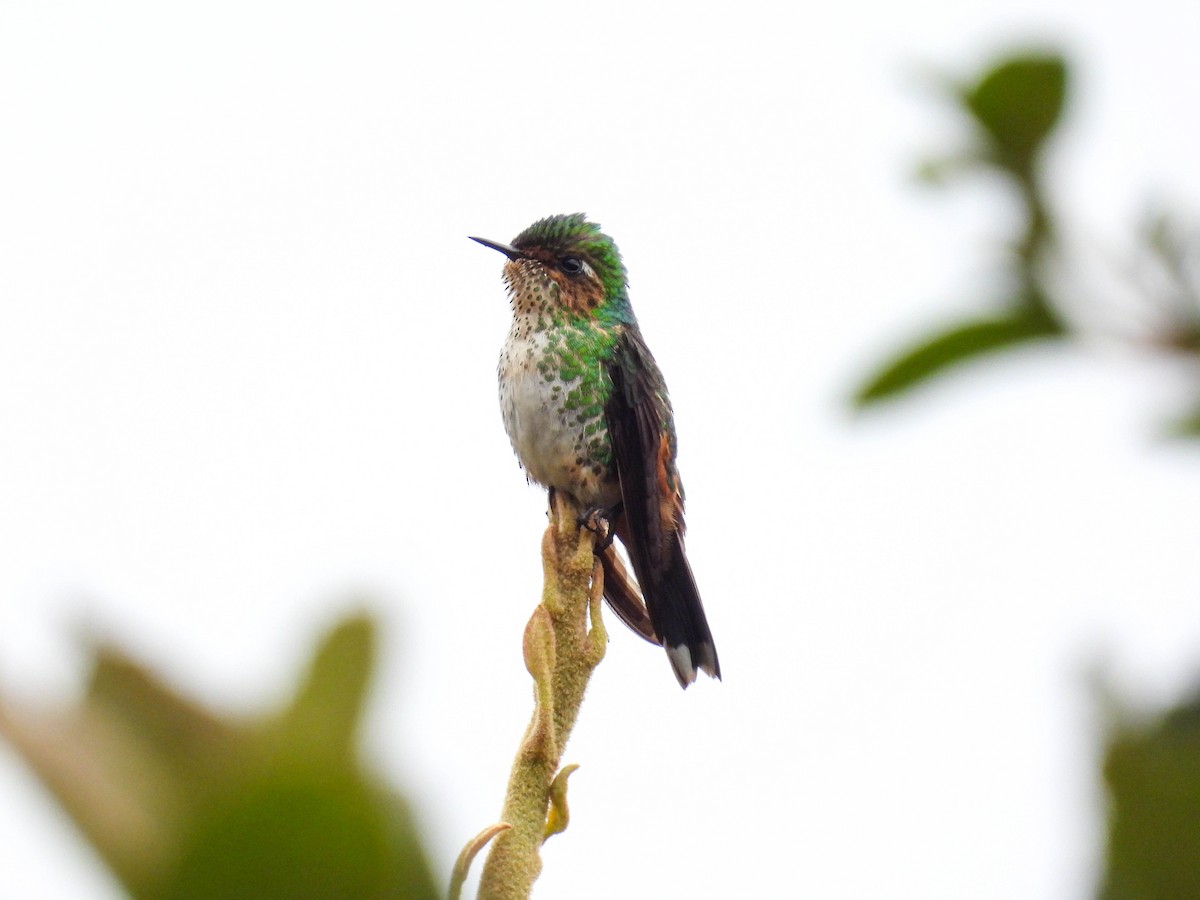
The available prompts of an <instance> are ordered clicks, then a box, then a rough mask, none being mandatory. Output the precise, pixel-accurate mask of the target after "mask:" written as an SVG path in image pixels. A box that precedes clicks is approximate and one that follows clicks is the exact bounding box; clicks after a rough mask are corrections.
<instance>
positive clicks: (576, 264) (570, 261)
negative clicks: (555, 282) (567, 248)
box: [558, 256, 583, 275]
mask: <svg viewBox="0 0 1200 900" xmlns="http://www.w3.org/2000/svg"><path fill="white" fill-rule="evenodd" d="M558 267H559V268H560V269H562V270H563V271H564V272H566V273H567V274H568V275H578V274H579V273H580V272H582V271H583V260H582V259H580V258H579V257H578V256H564V257H563V258H562V259H560V260H559V261H558Z"/></svg>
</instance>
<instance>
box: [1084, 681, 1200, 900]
mask: <svg viewBox="0 0 1200 900" xmlns="http://www.w3.org/2000/svg"><path fill="white" fill-rule="evenodd" d="M1104 780H1105V783H1106V785H1107V787H1108V796H1109V817H1108V818H1109V827H1108V867H1107V868H1108V871H1107V872H1106V873H1105V876H1104V883H1103V887H1102V888H1101V890H1100V892H1099V896H1100V897H1101V898H1104V900H1118V898H1127V897H1129V898H1132V897H1146V898H1157V897H1164V898H1166V897H1196V896H1200V702H1198V700H1197V698H1193V699H1192V700H1191V701H1189V702H1186V703H1184V704H1183V705H1181V706H1179V707H1176V708H1175V709H1173V710H1171V711H1169V712H1168V713H1167V714H1166V715H1165V716H1163V717H1162V719H1160V720H1159V721H1157V722H1152V723H1149V724H1139V723H1126V724H1124V725H1120V726H1118V728H1117V729H1116V732H1115V733H1114V734H1113V735H1112V736H1111V737H1110V739H1109V742H1108V747H1107V749H1106V752H1105V758H1104Z"/></svg>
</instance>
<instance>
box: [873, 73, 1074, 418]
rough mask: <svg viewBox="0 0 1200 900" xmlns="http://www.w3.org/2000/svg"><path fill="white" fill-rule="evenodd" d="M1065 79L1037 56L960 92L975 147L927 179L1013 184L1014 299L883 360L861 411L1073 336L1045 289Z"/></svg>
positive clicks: (925, 171) (935, 167)
mask: <svg viewBox="0 0 1200 900" xmlns="http://www.w3.org/2000/svg"><path fill="white" fill-rule="evenodd" d="M1067 83H1068V79H1067V66H1066V63H1065V62H1064V60H1063V59H1062V57H1060V56H1057V55H1052V54H1042V53H1033V54H1023V55H1020V56H1015V57H1013V58H1011V59H1007V60H1003V61H1002V62H1000V63H998V64H996V65H995V66H993V67H991V68H990V69H988V70H987V71H985V72H984V73H983V75H982V76H981V77H980V78H979V79H978V80H977V81H975V82H974V83H972V84H966V85H955V86H953V88H952V90H951V92H950V94H951V97H952V98H953V100H954V102H955V103H956V104H957V105H958V106H959V108H960V109H961V110H962V111H963V113H964V114H965V115H966V117H967V118H968V119H969V120H970V123H971V130H972V138H971V141H970V143H969V145H968V146H967V148H966V149H963V150H960V151H958V152H957V153H955V154H952V155H951V156H948V157H945V158H943V159H939V160H934V161H931V162H928V163H926V165H925V166H924V167H923V168H922V171H921V174H922V177H923V178H924V179H925V180H926V181H928V182H930V183H933V184H941V183H944V182H945V181H947V180H949V178H950V176H951V175H960V174H963V173H969V172H972V171H981V170H990V171H994V172H997V173H998V174H999V175H1000V176H1001V178H1003V179H1004V180H1005V181H1007V182H1009V183H1010V184H1011V185H1012V186H1013V187H1014V188H1015V193H1016V195H1017V196H1018V197H1019V198H1020V202H1021V204H1022V205H1023V207H1024V228H1023V232H1022V233H1021V234H1020V235H1018V236H1017V237H1016V238H1014V239H1013V241H1012V242H1011V244H1010V246H1009V248H1008V250H1007V252H1006V257H1007V258H1008V260H1009V262H1008V269H1009V271H1008V272H1007V273H1005V275H1004V277H1003V278H1001V279H999V281H1000V282H1001V283H1003V284H1005V285H1010V286H1011V294H1010V296H1009V297H1007V298H1006V299H1005V300H1004V302H1003V303H1002V304H1001V309H1000V311H998V312H996V313H992V314H989V315H984V316H972V317H967V318H964V319H963V320H962V321H961V322H956V323H952V324H950V325H948V326H946V327H944V328H943V329H941V330H939V331H937V332H935V333H934V334H932V335H930V336H928V337H926V338H924V339H923V340H920V341H918V342H917V343H916V344H914V345H913V346H910V347H908V348H907V349H905V350H902V351H900V352H899V353H897V354H896V355H895V356H894V357H893V358H892V359H890V360H888V361H886V362H884V363H883V364H882V365H881V366H880V367H879V368H878V369H877V370H876V371H875V372H874V373H873V374H872V375H871V376H870V377H868V378H867V379H866V380H865V381H864V382H863V384H862V385H861V386H860V387H859V388H858V389H857V391H856V392H855V394H854V402H855V403H856V404H857V405H858V406H869V405H871V404H875V403H878V402H880V401H881V400H887V399H891V398H893V397H896V396H898V395H900V394H902V393H905V392H907V391H909V390H911V389H912V388H913V387H915V386H917V385H918V384H921V383H922V382H925V381H927V380H928V379H930V378H932V377H933V376H935V375H938V374H941V373H942V372H944V371H946V370H948V369H950V368H952V367H954V366H957V365H959V364H961V363H964V362H967V361H969V360H972V359H976V358H978V357H981V356H984V355H986V354H992V353H996V352H998V351H1001V350H1008V349H1011V348H1013V347H1017V346H1020V345H1022V344H1026V343H1028V342H1030V341H1035V340H1046V339H1052V338H1059V337H1062V336H1063V335H1064V334H1065V333H1066V328H1065V327H1064V324H1063V323H1062V321H1061V320H1060V318H1059V316H1058V314H1057V313H1056V312H1055V310H1054V307H1053V306H1052V305H1051V304H1050V303H1049V301H1048V299H1047V293H1046V287H1045V285H1044V283H1043V282H1044V278H1043V273H1042V267H1043V262H1044V260H1045V258H1046V256H1047V254H1048V253H1049V252H1050V249H1051V247H1052V244H1053V239H1054V223H1053V222H1052V220H1051V217H1050V213H1049V208H1048V206H1047V203H1046V201H1045V198H1044V196H1043V192H1042V188H1041V183H1040V174H1041V159H1042V155H1043V151H1044V147H1045V145H1046V142H1047V140H1048V139H1049V138H1050V136H1051V134H1052V133H1053V131H1054V128H1055V126H1056V125H1057V124H1058V122H1059V119H1060V118H1061V117H1062V113H1063V109H1064V106H1065V103H1066V95H1067Z"/></svg>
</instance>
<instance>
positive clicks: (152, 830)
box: [0, 615, 437, 900]
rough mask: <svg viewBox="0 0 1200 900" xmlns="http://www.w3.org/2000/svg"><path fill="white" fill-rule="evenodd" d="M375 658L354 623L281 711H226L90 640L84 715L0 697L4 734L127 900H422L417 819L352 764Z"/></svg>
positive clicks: (426, 881)
mask: <svg viewBox="0 0 1200 900" xmlns="http://www.w3.org/2000/svg"><path fill="white" fill-rule="evenodd" d="M373 659H374V626H373V625H372V623H371V621H370V619H368V618H367V617H366V616H363V615H359V616H354V617H351V618H349V619H347V620H346V621H344V622H343V623H341V624H340V625H339V626H337V627H336V628H335V629H333V630H332V631H331V632H330V633H329V634H328V635H327V636H326V637H325V638H324V639H323V640H322V641H321V643H320V645H319V648H318V650H317V652H316V654H315V655H314V658H313V661H312V663H311V664H310V666H309V670H308V673H307V675H306V676H305V677H304V678H303V679H302V680H301V681H300V684H299V686H298V689H297V691H296V695H295V696H296V699H295V701H294V702H293V703H292V704H290V705H289V706H288V707H287V708H285V709H283V710H272V711H269V712H266V713H263V714H260V715H256V716H246V715H239V716H225V715H221V714H219V713H217V712H215V711H213V710H210V709H207V708H206V707H204V706H203V705H201V704H200V703H198V702H197V701H195V700H193V699H191V698H189V697H187V696H186V695H185V694H183V693H181V692H179V691H176V690H175V689H174V688H172V687H169V686H168V685H166V684H165V683H164V682H163V681H162V680H161V679H159V678H158V677H157V676H156V675H154V673H152V672H151V671H150V670H148V669H147V668H145V667H144V666H142V665H140V664H139V663H137V662H136V661H135V660H133V659H131V658H130V657H128V656H126V655H125V654H123V653H122V652H121V651H120V650H118V649H116V648H113V647H108V646H101V647H98V648H96V661H95V664H94V667H93V673H92V677H91V680H90V685H89V689H88V692H87V695H86V697H85V698H84V700H83V702H82V703H81V704H80V705H78V706H77V707H72V708H65V709H53V708H52V709H49V710H47V709H44V708H37V707H31V706H29V705H28V704H24V705H17V704H13V703H8V702H0V738H3V739H4V740H6V741H7V742H8V743H9V744H10V745H11V746H12V747H13V748H14V749H15V750H17V752H18V753H20V755H21V756H22V757H23V758H24V759H25V760H26V762H27V763H28V764H29V766H30V768H31V769H32V770H33V771H34V773H35V774H36V775H37V776H38V777H39V778H40V779H41V780H42V782H43V784H45V785H46V786H47V787H48V788H49V789H50V791H51V792H52V793H53V794H54V796H55V797H56V798H57V800H58V801H59V803H60V804H61V806H62V807H63V809H64V810H65V811H66V812H67V813H68V814H69V815H70V816H71V817H72V818H73V819H74V820H75V822H76V824H77V825H78V826H79V828H80V830H81V831H82V832H83V833H84V835H85V837H86V838H87V839H88V840H89V841H90V843H91V844H92V847H93V848H94V849H95V850H96V852H97V853H98V854H99V856H100V857H101V858H102V859H103V860H104V861H105V862H106V863H107V864H108V866H109V867H110V869H112V871H113V873H114V874H115V875H116V876H117V878H118V879H120V881H121V882H122V883H123V884H124V886H125V888H126V889H127V891H128V893H129V894H130V896H131V897H134V898H136V900H200V898H203V900H221V898H230V900H233V898H241V897H257V898H262V900H273V898H281V900H282V898H287V900H326V898H328V900H349V898H353V900H375V898H380V900H383V898H396V897H404V898H412V900H432V898H433V897H435V896H436V895H437V892H436V891H435V888H434V880H433V877H432V875H431V873H430V871H429V866H428V863H427V861H426V859H425V855H424V851H423V850H422V847H421V837H420V833H419V829H418V825H417V823H416V821H415V820H414V818H413V816H412V815H411V813H410V812H409V810H408V807H407V805H406V804H405V803H404V799H403V797H402V796H400V795H398V794H397V793H396V792H394V791H393V790H391V789H390V788H388V786H387V785H386V784H384V783H383V781H382V779H381V778H380V777H379V775H377V774H376V773H374V772H372V771H371V770H370V769H369V768H368V767H366V766H365V765H363V763H362V762H361V760H360V759H359V753H358V740H357V738H358V724H359V721H360V719H361V713H362V708H363V702H364V698H365V696H366V692H367V687H368V685H369V682H370V677H371V670H372V665H373Z"/></svg>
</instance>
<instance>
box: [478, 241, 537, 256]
mask: <svg viewBox="0 0 1200 900" xmlns="http://www.w3.org/2000/svg"><path fill="white" fill-rule="evenodd" d="M471 240H473V241H475V242H476V243H479V244H483V246H485V247H491V248H492V249H493V250H499V251H500V252H501V253H503V254H504V255H505V256H507V257H508V258H509V259H520V258H521V257H523V256H524V255H525V254H523V253H522V252H521V251H520V250H518V249H517V248H516V247H512V246H510V245H508V244H501V243H500V242H499V241H489V240H488V239H487V238H480V237H473V238H471Z"/></svg>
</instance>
